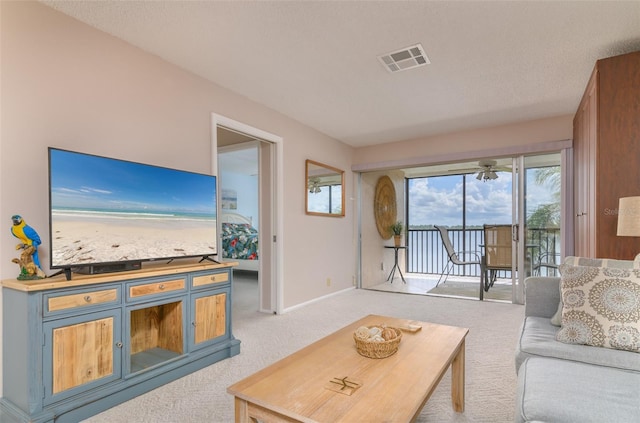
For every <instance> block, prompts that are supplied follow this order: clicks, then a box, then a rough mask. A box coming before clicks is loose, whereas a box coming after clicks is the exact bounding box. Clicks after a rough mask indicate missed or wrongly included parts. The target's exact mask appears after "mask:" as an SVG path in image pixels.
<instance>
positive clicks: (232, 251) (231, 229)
mask: <svg viewBox="0 0 640 423" xmlns="http://www.w3.org/2000/svg"><path fill="white" fill-rule="evenodd" d="M222 257H224V258H230V259H238V260H257V259H258V231H257V230H256V228H254V227H253V226H251V225H249V224H246V223H223V224H222Z"/></svg>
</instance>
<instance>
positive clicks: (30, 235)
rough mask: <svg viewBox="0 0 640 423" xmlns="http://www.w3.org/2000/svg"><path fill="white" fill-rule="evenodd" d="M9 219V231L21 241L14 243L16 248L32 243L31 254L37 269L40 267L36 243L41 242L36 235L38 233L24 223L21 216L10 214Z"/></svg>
mask: <svg viewBox="0 0 640 423" xmlns="http://www.w3.org/2000/svg"><path fill="white" fill-rule="evenodd" d="M11 221H12V222H13V226H12V227H11V233H12V234H13V236H15V237H16V238H18V239H19V240H20V241H22V244H18V245H16V250H19V249H21V248H25V247H27V246H28V245H32V246H33V247H34V248H35V251H34V252H33V255H32V257H33V263H34V264H35V265H36V266H38V269H41V267H40V259H39V258H38V245H40V244H41V243H42V241H40V236H38V233H37V232H36V231H35V229H33V228H32V227H31V226H29V225H27V224H26V222H25V221H24V219H22V217H21V216H19V215H17V214H16V215H13V216H11Z"/></svg>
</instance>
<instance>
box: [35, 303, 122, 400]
mask: <svg viewBox="0 0 640 423" xmlns="http://www.w3.org/2000/svg"><path fill="white" fill-rule="evenodd" d="M120 313H121V312H120V310H119V309H118V310H112V311H105V312H102V313H94V314H90V315H84V316H79V317H70V318H67V319H63V320H56V321H52V322H47V323H45V325H44V329H45V343H44V344H45V351H44V354H43V357H44V358H45V366H44V375H43V376H44V380H45V403H50V402H53V401H57V400H59V399H62V398H66V397H68V396H71V395H74V394H76V393H77V392H79V391H85V390H86V389H90V388H91V387H95V386H100V385H102V384H104V383H107V382H110V381H112V380H114V379H118V378H120V375H121V369H120V367H121V356H122V353H121V347H122V343H121V342H120V341H121V340H120Z"/></svg>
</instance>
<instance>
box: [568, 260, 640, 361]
mask: <svg viewBox="0 0 640 423" xmlns="http://www.w3.org/2000/svg"><path fill="white" fill-rule="evenodd" d="M560 273H561V274H562V279H561V282H560V284H561V289H560V291H561V294H562V302H563V308H562V327H561V329H560V330H559V331H558V333H557V334H556V339H557V340H558V341H561V342H565V343H569V344H585V345H593V346H596V347H606V348H614V349H619V350H627V351H634V352H640V270H638V269H619V268H611V267H588V266H571V265H568V264H563V265H561V266H560Z"/></svg>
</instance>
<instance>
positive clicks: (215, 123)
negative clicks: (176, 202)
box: [211, 113, 284, 314]
mask: <svg viewBox="0 0 640 423" xmlns="http://www.w3.org/2000/svg"><path fill="white" fill-rule="evenodd" d="M219 126H220V127H224V128H227V129H232V130H234V131H238V132H241V133H244V134H247V135H250V136H252V137H255V138H259V139H262V140H265V141H268V142H270V143H272V144H273V146H274V147H275V155H274V159H275V160H274V161H275V163H274V164H273V166H272V171H275V172H273V173H274V175H273V177H274V181H275V183H274V184H273V185H274V186H273V190H274V192H272V193H270V194H271V195H272V198H275V201H274V202H273V204H274V205H275V207H274V210H273V211H272V213H271V215H272V216H273V219H272V222H266V223H267V224H269V223H270V224H271V226H272V228H273V230H272V233H274V234H275V239H274V240H272V241H273V242H272V244H271V245H272V246H273V254H272V255H271V256H272V258H273V259H272V263H270V264H271V266H266V267H265V268H270V269H271V275H270V276H271V277H270V278H269V279H270V280H271V287H270V289H269V292H271V301H270V303H271V310H268V311H272V312H274V313H276V314H281V313H282V311H283V298H284V295H283V281H282V269H283V262H284V260H283V251H282V250H283V248H282V247H283V239H284V238H283V226H284V225H283V222H284V217H283V211H284V201H283V195H282V193H283V192H284V170H283V166H282V163H284V153H283V147H284V145H283V144H284V143H283V139H282V137H280V136H278V135H274V134H271V133H269V132H266V131H263V130H261V129H258V128H254V127H252V126H249V125H247V124H245V123H242V122H239V121H236V120H233V119H230V118H228V117H225V116H222V115H219V114H217V113H211V173H212V174H213V175H217V174H218V160H217V157H218V153H217V151H218V131H217V129H218V127H219ZM262 224H263V223H262V222H261V225H262ZM259 242H261V243H262V242H264V240H260V241H259ZM260 266H261V268H262V266H263V264H262V263H261V264H260Z"/></svg>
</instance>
